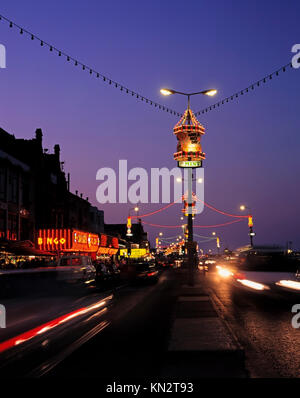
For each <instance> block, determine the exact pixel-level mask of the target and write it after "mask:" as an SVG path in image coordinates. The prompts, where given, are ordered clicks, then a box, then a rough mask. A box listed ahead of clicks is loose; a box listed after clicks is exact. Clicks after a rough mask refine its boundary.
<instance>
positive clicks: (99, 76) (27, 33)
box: [0, 14, 292, 117]
mask: <svg viewBox="0 0 300 398" xmlns="http://www.w3.org/2000/svg"><path fill="white" fill-rule="evenodd" d="M0 21H5V22H7V24H8V26H9V27H10V28H17V29H18V30H19V33H20V34H21V35H24V36H28V37H29V38H30V39H31V40H32V41H34V40H36V41H38V42H39V43H40V46H41V47H46V48H48V49H49V50H50V52H52V53H55V54H57V55H58V56H59V57H62V58H63V59H65V60H66V61H67V62H69V63H72V64H73V65H74V66H80V67H81V69H82V70H83V71H86V72H89V74H90V76H92V77H96V78H97V79H101V80H102V81H103V82H105V83H107V84H109V85H111V86H112V87H114V88H117V89H119V90H120V91H122V92H123V93H125V94H128V95H130V96H131V97H133V98H136V99H138V100H140V101H142V102H144V103H146V104H148V105H150V106H153V108H154V109H157V110H161V111H165V112H167V113H170V114H171V115H174V116H176V117H178V116H179V117H181V116H183V114H182V113H181V112H177V111H175V110H173V109H170V108H168V107H166V106H165V105H161V104H159V103H157V102H155V101H153V100H151V99H149V98H147V97H145V96H144V95H142V94H140V93H138V92H136V91H133V90H131V89H129V88H127V87H126V86H125V85H123V84H122V83H119V82H117V81H115V80H113V79H111V78H109V77H107V76H105V75H103V74H102V73H100V72H98V71H96V70H95V69H93V68H92V67H90V66H88V65H86V64H85V63H83V62H81V61H79V60H78V59H77V58H74V57H72V56H71V55H69V54H67V53H66V52H64V51H62V50H60V49H58V48H57V47H55V46H54V45H52V44H50V43H48V42H46V41H45V40H43V39H41V38H39V37H38V36H37V35H36V34H34V33H32V32H30V31H28V30H27V29H25V28H23V27H22V26H20V25H18V24H16V23H15V22H14V21H12V20H11V19H9V18H7V17H5V16H4V15H1V14H0ZM288 68H292V63H291V62H289V63H288V64H286V65H284V66H282V67H280V68H278V69H277V70H275V71H274V72H272V73H269V74H268V75H266V76H264V77H263V78H261V79H260V80H257V81H255V82H253V83H251V84H249V85H248V86H247V87H246V88H244V89H242V90H239V91H237V92H235V93H234V94H231V95H229V96H228V97H226V98H223V99H222V100H220V101H219V102H216V103H215V104H213V105H210V106H208V107H207V108H204V109H201V110H200V111H198V112H196V113H195V116H198V115H200V114H205V113H207V112H209V111H212V110H214V109H218V108H219V107H220V106H221V105H225V104H226V103H228V102H230V101H233V100H235V99H236V98H238V97H240V96H241V95H244V94H247V93H249V92H252V91H253V90H254V89H256V88H258V87H260V86H261V85H263V84H264V83H267V82H269V81H270V80H272V79H273V77H277V76H279V74H281V73H282V72H285V71H286V70H287V69H288Z"/></svg>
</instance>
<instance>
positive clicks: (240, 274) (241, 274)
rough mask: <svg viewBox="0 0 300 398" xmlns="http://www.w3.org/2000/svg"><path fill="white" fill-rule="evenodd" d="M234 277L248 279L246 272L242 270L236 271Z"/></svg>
mask: <svg viewBox="0 0 300 398" xmlns="http://www.w3.org/2000/svg"><path fill="white" fill-rule="evenodd" d="M233 277H234V278H235V279H246V276H245V274H243V273H241V272H236V273H235V274H233Z"/></svg>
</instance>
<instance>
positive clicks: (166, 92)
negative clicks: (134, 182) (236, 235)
mask: <svg viewBox="0 0 300 398" xmlns="http://www.w3.org/2000/svg"><path fill="white" fill-rule="evenodd" d="M160 92H161V94H163V95H172V94H180V95H184V96H186V97H187V100H188V103H187V111H186V121H187V126H185V127H191V124H192V123H194V121H192V120H191V119H192V118H193V117H194V116H193V113H192V112H191V110H190V97H191V96H192V95H198V94H202V95H209V96H213V95H215V94H216V93H217V90H215V89H210V90H202V91H198V92H194V93H183V92H181V91H176V90H173V89H169V88H162V89H161V90H160ZM176 126H177V125H176ZM176 126H175V127H176ZM200 126H201V125H200ZM200 126H199V123H198V126H197V128H198V136H200V134H204V129H203V126H201V127H200ZM193 127H195V126H193ZM185 131H187V130H185ZM194 131H195V130H194ZM174 132H175V128H174ZM177 138H178V137H177ZM178 139H179V138H178ZM199 143H200V138H199V141H198V144H199ZM198 147H200V145H198ZM194 151H195V150H194ZM187 152H188V153H189V154H190V153H193V151H190V150H189V149H187ZM187 152H186V149H184V150H182V151H181V152H180V154H179V157H180V158H181V159H184V158H185V154H186V153H187ZM198 152H199V150H198ZM182 154H183V155H182ZM176 155H177V154H176ZM194 155H195V154H194ZM179 157H178V160H179ZM192 157H193V156H191V157H190V156H189V157H188V158H187V162H183V163H187V164H188V165H187V166H186V165H185V166H182V167H187V168H188V194H187V207H188V220H187V229H188V242H187V249H188V268H189V278H188V283H189V285H193V284H194V265H195V264H194V263H195V258H194V254H195V253H194V252H195V248H194V243H193V198H192V185H193V168H194V167H195V166H194V167H193V166H190V165H189V164H190V163H192V162H190V160H193V159H192ZM196 157H197V156H196ZM198 157H199V155H198ZM198 157H197V159H198ZM174 158H175V155H174ZM204 158H205V154H203V153H201V154H200V157H199V159H204ZM175 159H177V158H175ZM199 159H198V161H197V162H193V163H200V165H198V166H196V167H201V166H202V162H199ZM179 163H180V162H179Z"/></svg>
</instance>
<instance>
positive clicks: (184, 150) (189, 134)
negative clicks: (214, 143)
mask: <svg viewBox="0 0 300 398" xmlns="http://www.w3.org/2000/svg"><path fill="white" fill-rule="evenodd" d="M173 131H174V134H175V135H176V137H177V140H178V143H177V152H175V153H174V159H175V160H177V161H178V167H201V166H202V160H203V159H205V153H204V152H202V147H201V143H200V140H201V136H202V135H203V134H205V129H204V127H203V126H202V124H201V123H200V122H199V121H198V120H197V118H196V116H195V115H194V113H193V111H192V110H191V109H190V108H189V107H188V108H187V110H186V111H185V112H184V114H183V116H182V118H181V119H180V120H179V122H178V123H177V124H176V125H175V127H174V129H173Z"/></svg>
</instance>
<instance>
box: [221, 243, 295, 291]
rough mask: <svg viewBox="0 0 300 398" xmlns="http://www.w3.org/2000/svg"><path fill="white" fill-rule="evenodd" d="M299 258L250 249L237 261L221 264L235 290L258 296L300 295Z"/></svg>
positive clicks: (224, 275) (281, 253) (222, 274)
mask: <svg viewBox="0 0 300 398" xmlns="http://www.w3.org/2000/svg"><path fill="white" fill-rule="evenodd" d="M299 270H300V262H299V259H297V258H295V257H292V256H290V255H287V254H284V253H283V252H272V251H266V250H255V249H252V250H249V251H247V252H245V253H241V254H240V255H239V257H238V258H237V259H236V261H232V262H231V263H229V264H228V263H227V264H226V263H223V264H219V265H217V271H218V274H219V275H220V277H221V278H224V279H227V280H228V281H229V282H230V283H231V284H232V286H233V287H234V288H236V289H239V290H244V291H248V292H254V293H257V294H268V295H270V294H276V295H277V294H278V293H279V294H287V293H289V294H300V279H299V276H300V275H299Z"/></svg>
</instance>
